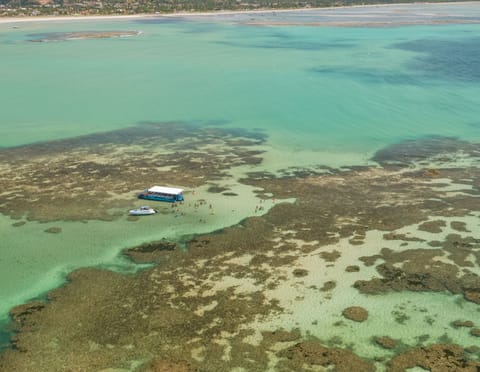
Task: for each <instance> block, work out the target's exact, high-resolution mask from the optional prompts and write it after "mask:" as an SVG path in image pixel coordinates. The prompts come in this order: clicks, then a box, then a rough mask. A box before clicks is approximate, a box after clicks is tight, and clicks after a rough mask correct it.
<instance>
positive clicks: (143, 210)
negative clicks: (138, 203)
mask: <svg viewBox="0 0 480 372" xmlns="http://www.w3.org/2000/svg"><path fill="white" fill-rule="evenodd" d="M155 213H157V211H156V210H155V209H153V208H150V207H149V206H148V205H144V206H142V207H140V208H137V209H131V210H130V211H129V212H128V214H129V215H130V216H149V215H151V214H155Z"/></svg>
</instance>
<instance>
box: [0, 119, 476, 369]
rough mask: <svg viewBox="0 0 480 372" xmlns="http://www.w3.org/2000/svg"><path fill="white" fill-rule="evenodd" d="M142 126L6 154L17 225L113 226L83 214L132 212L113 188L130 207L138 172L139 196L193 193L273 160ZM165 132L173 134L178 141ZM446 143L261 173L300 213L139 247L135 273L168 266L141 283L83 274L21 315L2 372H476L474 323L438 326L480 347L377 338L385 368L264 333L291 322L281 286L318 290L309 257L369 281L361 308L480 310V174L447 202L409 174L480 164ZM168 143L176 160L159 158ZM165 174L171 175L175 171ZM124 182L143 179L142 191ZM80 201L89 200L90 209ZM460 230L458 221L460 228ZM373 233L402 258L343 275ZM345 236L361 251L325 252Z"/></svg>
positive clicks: (362, 286) (371, 257) (212, 132)
mask: <svg viewBox="0 0 480 372" xmlns="http://www.w3.org/2000/svg"><path fill="white" fill-rule="evenodd" d="M137 129H138V128H136V129H135V130H132V129H129V130H125V132H123V131H120V132H118V133H116V132H115V133H109V134H105V135H104V136H103V135H100V136H91V137H88V136H87V137H85V138H80V139H75V140H71V141H58V142H55V143H53V144H49V145H48V146H47V145H42V144H39V145H34V146H31V147H24V148H22V149H12V150H2V152H0V160H1V161H2V164H7V165H8V167H9V168H8V167H7V170H6V172H7V174H10V175H12V174H13V172H14V171H15V170H18V173H17V179H16V180H15V182H13V181H11V180H9V179H8V178H9V177H5V178H2V180H1V181H0V183H1V186H2V187H3V189H4V190H9V191H10V192H11V193H10V194H8V193H7V194H5V193H4V194H2V195H1V196H0V210H1V211H2V213H5V214H7V215H11V216H23V215H24V214H27V215H28V218H29V219H33V220H55V219H74V220H83V219H90V218H97V219H110V220H111V219H114V218H115V216H114V215H110V214H103V213H99V212H98V211H97V210H95V211H93V210H90V211H85V210H84V206H85V205H87V204H92V203H93V204H94V205H97V204H99V205H101V206H102V207H104V208H102V209H104V210H107V207H109V208H111V207H114V206H118V205H120V206H122V207H124V206H126V205H129V203H131V199H129V198H128V197H127V198H126V199H125V200H121V201H119V200H118V199H112V198H109V194H108V192H107V190H110V189H111V188H112V189H113V190H114V191H115V192H116V193H125V194H127V195H129V194H131V193H132V192H133V190H134V189H136V188H139V187H141V186H140V184H139V183H136V181H135V180H136V179H138V177H137V176H138V174H141V175H142V177H141V178H142V181H141V182H142V184H144V183H145V182H146V181H145V178H144V177H146V179H147V180H151V181H153V180H155V179H158V178H161V176H162V175H165V174H166V172H168V175H169V179H172V180H173V181H174V182H175V183H178V184H186V185H190V186H196V185H200V184H204V183H205V182H208V181H209V180H212V179H216V178H218V177H222V175H224V173H225V172H226V171H227V170H228V169H229V168H231V167H233V166H235V165H242V164H257V163H258V162H259V161H261V157H260V155H261V152H259V150H258V149H256V148H255V147H253V146H254V145H258V144H261V143H262V141H263V140H264V139H263V138H262V136H257V135H256V134H255V133H249V132H247V133H245V132H238V133H237V132H235V131H233V130H227V129H218V128H215V129H205V128H204V129H202V128H199V127H185V126H182V125H180V126H178V125H173V124H172V125H168V124H162V125H157V124H149V125H146V126H145V127H141V128H140V129H139V131H140V133H138V132H137ZM165 129H169V130H167V131H165ZM170 129H171V131H170ZM161 133H167V136H166V138H165V139H163V137H162V136H161ZM168 136H172V137H171V138H169V137H168ZM179 138H180V139H181V140H178V139H179ZM162 141H163V142H162ZM445 141H446V142H445V144H443V145H442V143H441V141H440V140H439V139H435V142H434V143H435V146H433V145H432V146H430V147H428V146H427V150H429V152H428V153H427V152H426V151H427V150H422V151H423V152H421V153H420V155H416V156H415V157H414V158H413V159H410V158H409V155H408V154H405V152H406V151H407V150H408V151H412V152H413V153H415V152H414V150H415V149H416V147H415V146H417V147H422V146H424V142H423V141H419V143H417V144H416V145H415V144H414V143H410V142H409V143H407V146H406V147H405V145H404V147H403V150H402V149H401V148H400V147H394V148H393V149H389V151H385V152H384V153H383V154H379V155H378V160H379V162H381V163H382V164H385V167H384V168H375V167H361V168H352V169H348V170H346V169H343V170H330V171H329V172H328V173H322V174H315V173H309V172H305V173H304V175H303V176H299V174H296V175H295V176H292V175H288V176H285V177H277V176H275V175H272V174H270V173H268V172H255V173H253V172H252V173H251V174H249V175H248V176H246V177H245V179H243V180H242V182H243V183H245V184H248V185H253V186H257V187H258V188H259V189H258V195H259V196H261V197H265V198H267V197H269V196H268V195H272V194H273V195H274V197H275V198H277V199H282V198H295V202H294V203H277V204H276V205H275V206H274V207H273V208H272V209H271V210H269V211H268V212H267V213H266V214H264V215H262V216H256V217H250V218H247V219H246V220H244V221H243V222H242V223H241V224H239V225H238V226H232V227H228V228H225V229H223V230H222V231H219V232H216V233H212V234H205V235H201V236H196V237H194V238H192V239H190V240H189V241H188V242H187V244H186V249H185V250H183V249H176V245H175V244H174V243H171V242H166V241H159V242H153V243H148V244H144V245H141V246H138V247H134V248H131V249H128V250H126V251H125V254H127V255H128V256H129V257H131V258H132V259H133V260H135V261H138V262H155V263H156V265H155V266H151V267H148V268H146V269H145V270H143V271H141V272H139V273H137V274H135V275H124V274H120V273H114V272H111V271H107V270H100V269H94V268H86V269H80V270H77V271H74V272H73V273H71V274H70V275H69V277H68V279H69V282H68V284H66V285H65V286H63V287H61V288H58V289H56V290H54V291H51V292H50V293H49V294H48V303H41V302H35V303H32V304H27V305H22V306H20V307H17V308H15V309H13V310H12V317H13V327H14V330H15V332H16V333H15V338H14V340H13V344H14V348H12V349H11V350H7V351H6V352H5V353H3V354H2V355H0V370H5V371H10V370H12V371H13V370H19V371H28V370H31V369H32V366H35V369H36V370H49V371H60V370H62V369H64V368H77V369H79V370H102V369H107V368H117V369H122V368H123V369H129V368H131V367H132V365H137V366H138V368H139V370H142V371H155V370H156V371H163V370H165V371H166V370H168V371H224V370H232V369H234V368H239V369H240V368H243V369H244V370H248V371H265V370H268V368H271V366H272V365H274V366H275V368H276V370H279V371H299V370H302V369H315V368H317V369H318V368H322V367H323V368H330V369H332V370H336V371H352V370H358V371H373V370H375V364H376V363H377V364H378V363H381V364H383V365H384V366H386V367H387V369H388V370H389V371H404V370H405V369H407V368H412V367H415V366H418V367H421V368H424V369H428V370H432V371H478V370H479V368H480V367H479V366H480V364H479V362H478V358H479V354H478V353H479V351H478V350H477V349H475V348H474V347H472V345H473V344H475V342H476V341H477V340H478V339H477V338H476V336H478V334H479V331H478V328H475V326H478V325H477V324H470V323H467V321H468V319H466V320H463V319H457V321H455V317H454V318H453V319H451V320H450V321H449V322H448V323H447V324H440V325H438V326H441V327H443V328H444V329H445V330H446V332H447V333H448V332H464V333H465V332H467V334H466V337H467V338H471V339H472V342H471V344H472V345H465V349H464V348H463V347H462V346H459V345H454V344H453V343H452V342H440V341H435V340H433V339H430V338H429V335H422V336H419V337H418V345H405V344H403V343H402V342H401V341H400V340H399V339H400V338H401V335H395V334H383V332H382V335H379V336H378V337H375V338H373V340H372V339H369V341H368V343H369V345H371V346H372V347H375V348H376V349H378V351H379V352H384V353H386V354H382V355H387V356H385V357H383V359H378V360H376V361H374V360H365V359H363V358H362V357H361V356H359V355H356V354H355V348H354V347H353V349H352V347H351V345H349V344H347V343H343V341H342V340H324V339H320V338H317V337H314V336H313V335H309V334H306V332H305V330H302V329H296V328H293V329H286V328H282V327H277V329H269V330H264V329H262V328H261V327H260V325H261V324H262V322H264V321H266V320H268V319H272V318H275V317H277V316H280V315H284V314H288V315H290V314H291V312H290V311H291V309H290V308H285V306H284V305H283V304H282V302H281V300H282V298H281V296H282V295H281V293H280V294H278V293H275V289H277V288H280V286H281V285H282V284H284V283H286V282H288V283H293V284H292V287H291V288H293V289H294V290H298V289H299V288H302V286H305V285H306V284H305V283H307V282H308V280H309V279H311V276H312V275H313V274H314V271H313V270H312V267H310V266H308V267H303V266H301V262H302V261H301V258H302V257H305V256H307V255H308V254H315V257H316V258H318V267H319V270H320V269H321V268H322V267H335V268H336V269H337V271H339V272H341V273H343V274H344V275H345V278H346V279H348V278H351V280H352V282H353V281H356V282H355V288H357V290H358V291H359V292H360V294H359V295H360V296H361V295H362V294H361V293H365V294H375V295H377V296H380V295H382V294H384V293H388V292H391V291H414V292H430V291H438V292H447V293H452V294H459V295H460V294H461V295H463V297H464V298H465V299H466V300H468V301H471V302H472V303H473V304H471V305H474V306H476V305H475V304H480V278H479V276H478V275H477V274H476V272H478V265H479V262H480V241H479V240H478V236H476V235H475V232H474V231H472V232H469V231H468V229H467V227H468V226H467V225H466V224H464V222H463V221H462V218H464V217H471V216H472V213H478V212H480V198H478V194H479V187H480V168H478V167H476V166H472V167H464V168H443V169H441V171H440V173H441V177H442V180H443V179H445V183H446V185H448V183H449V182H455V183H461V184H464V185H465V186H466V189H467V190H468V192H464V193H453V194H450V193H449V192H447V191H443V190H442V184H443V181H442V183H439V182H435V183H434V184H432V183H431V180H432V175H431V174H426V173H425V170H422V169H420V170H411V169H409V168H404V167H403V165H404V164H407V165H408V164H410V162H414V161H422V162H423V161H427V160H428V159H429V157H432V156H433V157H435V158H438V157H439V156H440V155H441V156H442V158H443V157H446V158H448V154H445V153H444V152H445V151H447V150H448V151H453V152H455V151H460V150H463V151H465V153H468V154H470V155H471V156H474V155H475V154H476V152H478V148H479V146H478V145H474V144H468V143H465V142H462V141H454V140H452V139H446V140H445ZM158 142H160V143H162V145H164V146H165V147H166V148H167V149H168V152H166V153H163V152H158V153H155V151H157V150H158V148H157V146H159V144H158ZM212 142H214V143H216V144H217V145H218V148H217V150H215V151H213V150H211V149H209V150H208V151H206V150H205V149H204V148H203V146H205V145H206V144H210V143H212ZM138 143H140V144H141V145H142V146H143V147H142V146H140V147H139V146H137V144H138ZM436 146H437V147H436ZM438 146H440V149H442V151H440V149H439V147H438ZM442 146H443V147H442ZM143 148H144V149H145V150H142V149H143ZM202 148H203V149H202ZM439 154H440V155H439ZM427 155H428V156H427ZM9 159H10V160H9ZM159 159H160V160H159ZM196 159H200V160H198V161H197V160H196ZM382 159H384V160H382ZM409 159H410V160H409ZM445 161H446V160H445ZM45 164H47V166H44V165H45ZM152 164H155V166H156V167H157V168H155V167H152ZM392 164H393V165H392ZM164 166H168V167H169V170H168V171H167V170H164V169H162V167H164ZM429 166H430V164H429ZM4 167H5V166H4ZM68 167H70V168H68ZM67 169H68V171H67ZM175 169H182V172H174V170H175ZM134 174H135V175H136V176H135V177H132V175H134ZM59 175H61V177H60V178H56V179H62V180H63V181H65V182H62V183H61V184H60V183H55V182H52V181H50V180H52V179H55V178H54V177H57V176H59ZM149 177H150V178H149ZM127 179H128V180H130V179H133V180H134V182H133V184H130V183H127V181H126V180H127ZM28 180H30V182H27V181H28ZM71 182H75V183H76V184H78V185H80V186H79V187H81V190H80V189H78V190H77V191H76V192H77V194H76V196H75V197H72V196H71V195H66V191H67V188H66V187H65V185H68V184H70V183H71ZM147 183H148V182H147ZM93 184H95V185H96V186H95V189H93V187H92V185H93ZM28 185H30V186H28ZM97 186H98V187H97ZM28 187H30V188H28ZM86 190H90V191H88V192H87V191H86ZM211 191H212V192H223V190H219V189H215V188H213V189H212V190H211ZM27 192H29V193H30V194H28V195H31V198H32V199H29V198H28V197H27V196H26V195H27ZM18 195H21V196H22V197H25V199H26V200H25V202H19V203H18V202H17V201H18V200H22V199H21V198H20V199H19V196H18ZM78 195H84V196H83V197H80V199H81V200H82V201H81V202H79V201H78V198H79V196H78ZM87 200H88V203H87ZM63 203H66V204H67V205H68V206H70V207H71V210H69V209H68V208H62V210H68V212H65V213H64V214H55V213H54V207H55V206H56V205H60V204H62V205H63ZM431 216H434V218H431ZM447 219H448V220H449V221H451V220H452V219H453V220H454V221H456V222H457V223H455V224H453V223H452V224H450V223H447ZM431 221H434V223H431ZM112 223H114V222H112ZM406 226H416V227H420V229H421V230H420V229H418V228H417V229H416V230H415V231H416V232H418V233H422V234H430V233H432V234H434V235H433V236H435V237H436V238H437V236H438V239H436V240H432V241H429V240H426V239H423V238H419V237H417V236H415V234H414V233H412V234H406V233H404V232H397V231H396V230H398V229H400V228H404V227H406ZM450 227H451V228H452V229H453V230H454V231H455V232H451V230H449V231H450V233H448V235H446V238H445V237H444V236H443V235H440V234H438V231H439V230H440V231H442V232H445V229H448V228H450ZM372 230H377V231H380V234H381V235H380V236H382V235H383V237H384V242H385V243H387V242H388V243H392V244H393V243H396V242H398V243H400V244H399V245H398V246H399V247H400V248H398V249H396V250H393V249H390V248H386V247H382V245H381V244H379V246H378V250H376V251H375V253H374V254H368V255H364V256H363V257H362V258H361V260H360V262H355V264H353V263H352V262H346V261H345V260H344V258H345V257H348V255H349V250H351V251H350V252H355V253H357V252H359V250H360V249H362V247H363V245H364V243H365V241H366V240H367V238H368V233H369V232H370V231H372ZM425 230H427V231H428V232H426V231H425ZM460 233H461V234H460ZM435 234H436V235H435ZM59 236H60V237H61V236H62V235H61V234H60V235H59ZM421 236H422V237H423V236H424V235H421ZM341 239H345V240H346V241H350V244H349V245H348V248H341V247H340V245H339V246H338V247H337V246H335V248H332V247H331V246H328V247H327V245H330V244H335V243H339V242H340V240H341ZM298 242H301V244H300V243H298ZM312 252H313V253H312ZM359 256H360V254H359ZM321 265H324V266H321ZM313 267H315V266H313ZM374 269H375V270H374ZM373 270H374V274H373V276H372V277H367V278H366V277H365V275H366V274H365V272H368V271H373ZM360 275H363V276H360ZM358 278H364V279H362V280H357V279H358ZM314 284H315V285H314V286H312V287H313V288H314V289H315V291H316V293H318V294H319V296H322V298H328V296H332V294H333V296H334V295H336V294H335V293H336V292H337V291H338V288H337V286H339V285H341V284H342V283H340V281H334V280H333V279H331V278H328V277H322V280H321V281H320V280H319V281H318V282H316V283H314ZM322 286H323V287H322ZM425 295H428V293H425ZM375 298H376V296H370V297H369V300H371V301H375ZM340 311H341V309H340ZM340 311H338V310H337V311H336V314H338V318H339V319H338V321H337V322H336V323H333V322H332V324H331V327H335V326H338V327H339V328H341V327H361V326H365V325H366V324H359V323H356V322H354V321H352V322H350V321H348V320H345V319H342V317H341V314H340ZM376 311H377V310H375V307H372V309H370V307H369V308H368V312H367V310H366V309H363V308H360V307H351V308H348V309H345V312H344V315H345V316H346V317H348V319H352V320H355V321H363V320H365V319H367V317H369V319H368V322H370V321H372V320H373V319H372V318H375V317H376V316H377V314H376ZM369 312H370V314H369ZM379 316H380V315H379ZM393 316H394V320H396V321H397V322H399V323H401V322H403V321H405V319H406V318H407V317H408V314H406V313H405V312H403V311H398V312H397V313H395V314H393ZM457 317H458V318H460V316H459V315H457ZM452 322H453V323H452ZM472 322H476V320H475V319H473V320H472ZM433 323H434V321H433V320H431V324H433ZM429 324H430V323H429ZM452 325H453V326H452ZM465 327H468V330H467V329H465ZM352 329H354V328H352ZM468 332H470V334H468ZM445 337H446V338H448V334H447V335H446V336H445ZM252 340H253V341H252ZM435 342H437V343H435ZM375 344H376V345H377V346H375ZM352 350H353V351H352ZM465 351H467V352H468V353H465Z"/></svg>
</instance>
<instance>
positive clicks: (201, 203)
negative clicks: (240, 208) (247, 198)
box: [171, 192, 275, 223]
mask: <svg viewBox="0 0 480 372" xmlns="http://www.w3.org/2000/svg"><path fill="white" fill-rule="evenodd" d="M192 194H194V192H192ZM264 202H265V200H263V199H260V204H263V203H264ZM272 202H273V203H275V199H272ZM184 203H185V202H184V201H183V200H182V201H178V202H174V203H172V206H171V208H172V213H175V217H181V216H185V212H182V211H180V206H182V205H184ZM207 204H208V209H210V214H211V215H214V214H215V212H214V210H213V205H212V204H210V203H207V201H206V200H205V199H198V200H196V201H195V202H194V203H193V208H194V212H197V211H198V208H199V207H202V206H204V205H207ZM188 207H189V208H191V207H192V203H188ZM263 210H265V208H264V206H263V205H256V206H255V213H258V212H261V211H263ZM232 212H234V210H232ZM198 222H201V223H207V221H206V219H204V218H200V219H199V220H198Z"/></svg>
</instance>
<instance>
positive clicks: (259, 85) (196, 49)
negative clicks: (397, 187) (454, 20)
mask: <svg viewBox="0 0 480 372" xmlns="http://www.w3.org/2000/svg"><path fill="white" fill-rule="evenodd" d="M471 6H472V9H474V10H476V11H478V6H476V5H471ZM467 13H468V12H467ZM313 14H315V13H313ZM469 14H470V15H471V14H474V15H475V14H477V13H469ZM347 16H348V17H351V14H348V15H347ZM285 17H286V16H284V18H285ZM287 20H288V19H287ZM105 30H106V31H108V30H114V31H123V30H139V31H141V32H142V34H141V35H139V36H133V37H125V38H112V39H94V40H93V39H90V40H71V41H56V42H42V43H34V42H30V41H29V40H31V39H35V38H37V37H38V36H37V35H36V34H42V37H44V36H45V35H44V34H45V33H50V32H72V31H105ZM479 30H480V26H479V25H475V24H462V25H459V24H452V25H441V26H440V25H430V26H429V25H420V26H419V25H417V26H409V27H389V28H385V27H381V28H374V27H368V28H366V27H342V28H335V27H306V26H298V25H283V26H275V27H273V26H268V27H265V26H255V25H245V24H242V23H241V22H240V23H236V22H233V21H232V19H231V17H230V18H229V17H225V18H221V17H219V18H216V19H209V18H199V19H196V20H195V21H189V20H187V19H181V18H179V19H163V18H162V19H159V20H155V19H154V20H152V19H148V20H123V21H119V20H115V21H113V20H109V21H107V20H103V21H95V22H94V21H74V22H62V21H58V22H50V23H36V22H32V23H21V24H20V23H19V24H18V28H13V27H12V24H0V32H1V33H0V56H1V58H0V71H2V74H1V76H0V105H1V106H0V107H1V109H0V147H11V146H18V145H22V144H29V143H34V142H40V141H47V140H52V139H60V138H68V137H74V136H79V135H84V134H89V133H95V132H101V131H109V130H114V129H117V128H124V127H129V126H132V125H135V124H137V123H141V122H147V121H149V122H152V121H153V122H167V121H186V122H199V123H202V122H209V123H212V122H215V123H217V125H225V126H231V127H241V128H260V129H262V130H264V131H265V132H266V133H267V134H268V144H267V146H268V148H269V151H270V153H272V154H278V153H281V156H278V157H275V156H273V157H272V156H270V157H269V155H268V153H267V154H266V158H267V160H268V162H267V163H266V164H268V166H269V167H271V168H280V167H282V166H285V165H288V164H289V161H290V162H293V163H294V164H295V165H297V166H301V165H312V164H315V163H316V164H317V165H328V166H336V165H355V164H366V163H367V162H368V161H369V158H370V157H371V155H372V154H373V153H374V152H375V151H376V150H378V149H380V148H382V147H384V146H386V145H388V144H391V143H394V142H397V141H399V140H402V139H407V138H417V137H421V136H427V135H442V136H454V137H460V138H463V139H468V140H480V119H479V117H480V84H479V82H480V73H479V71H480V65H479V63H480V62H479V61H480V58H479V57H480V55H479V53H480V52H479V50H480V37H478V34H479V33H478V31H479ZM272 159H273V160H272ZM290 165H291V164H290ZM239 192H240V195H242V196H243V199H242V203H241V205H238V206H236V208H238V210H239V211H240V212H239V213H238V214H237V215H232V214H231V213H230V211H229V210H228V209H227V206H228V208H230V207H231V204H230V203H231V202H230V201H227V202H225V203H224V204H222V201H219V203H220V204H222V205H223V206H224V207H225V208H223V211H224V212H223V213H222V212H220V213H219V217H218V218H216V219H212V221H209V223H208V225H206V226H201V227H198V224H196V221H194V220H193V219H192V220H191V221H189V220H188V219H187V220H186V222H185V223H182V224H179V225H177V231H173V232H172V231H169V232H165V231H159V230H158V228H157V225H155V224H151V223H150V222H149V221H146V222H144V221H141V223H138V222H137V223H131V222H127V221H123V220H122V221H120V222H118V223H115V224H112V223H110V222H88V224H84V223H81V222H59V223H53V224H51V225H52V226H60V227H62V229H63V230H62V233H60V234H58V235H55V234H46V233H44V232H43V231H44V230H45V229H46V228H48V227H50V225H48V226H47V225H39V224H36V223H28V224H27V225H26V226H23V227H21V228H14V227H12V226H11V224H12V223H13V222H14V221H12V220H10V219H9V218H7V217H5V216H0V217H1V218H0V229H1V234H2V238H1V240H0V255H1V259H0V278H1V280H0V297H1V298H2V301H1V304H0V319H1V318H4V319H5V316H6V314H7V312H8V309H9V308H10V307H11V306H13V305H14V304H17V303H20V302H23V301H26V300H28V299H29V298H32V297H35V296H37V295H38V294H40V293H43V292H44V291H46V290H48V289H50V288H52V287H55V286H56V285H58V284H60V283H61V282H62V281H63V279H64V275H65V274H66V273H67V272H69V271H70V270H72V269H74V268H77V267H80V266H86V265H88V266H89V265H99V264H107V265H108V264H111V265H120V266H122V267H124V268H128V264H126V263H125V262H124V261H122V260H119V259H118V257H117V253H118V252H119V250H120V249H121V248H122V247H125V246H128V245H133V244H138V243H140V242H142V241H145V240H149V239H159V238H162V237H164V236H167V237H172V238H178V237H179V236H181V235H183V234H190V233H202V232H207V231H210V230H212V229H218V228H221V227H223V226H228V225H231V224H234V223H237V222H238V221H240V220H241V219H242V218H244V217H246V216H248V215H250V214H252V211H253V206H255V203H256V202H257V200H256V199H255V198H254V197H253V195H252V191H251V190H250V189H248V190H247V189H243V190H240V191H239ZM242 192H243V194H242ZM219 209H220V210H222V207H221V208H219ZM162 218H163V217H162ZM165 218H166V217H165ZM170 218H172V217H170ZM170 222H171V221H170ZM139 226H140V228H139ZM1 339H2V335H1V334H0V343H1Z"/></svg>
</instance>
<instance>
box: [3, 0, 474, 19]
mask: <svg viewBox="0 0 480 372" xmlns="http://www.w3.org/2000/svg"><path fill="white" fill-rule="evenodd" d="M466 4H472V5H473V4H478V5H479V6H480V3H478V2H476V1H462V2H418V3H402V2H399V3H393V4H365V5H348V6H327V7H321V8H300V9H299V8H283V9H276V8H269V9H256V10H219V11H211V12H178V13H154V14H153V13H144V14H129V15H86V16H83V15H69V16H63V15H62V16H39V17H36V16H24V17H4V18H3V17H0V24H9V23H25V22H55V21H57V22H62V21H88V20H124V19H142V18H159V17H191V16H195V17H196V16H212V15H234V14H262V13H272V12H275V13H279V12H305V11H311V10H326V9H329V10H331V9H345V8H369V7H370V8H377V7H393V6H399V5H402V6H403V5H404V6H412V5H466Z"/></svg>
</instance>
